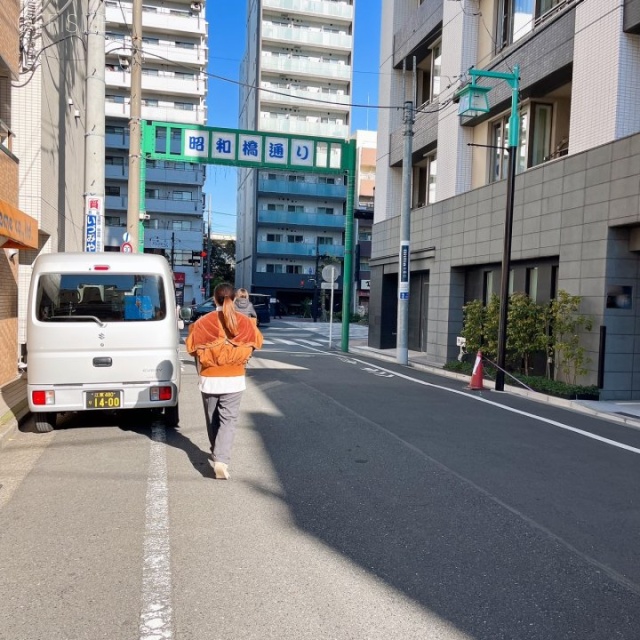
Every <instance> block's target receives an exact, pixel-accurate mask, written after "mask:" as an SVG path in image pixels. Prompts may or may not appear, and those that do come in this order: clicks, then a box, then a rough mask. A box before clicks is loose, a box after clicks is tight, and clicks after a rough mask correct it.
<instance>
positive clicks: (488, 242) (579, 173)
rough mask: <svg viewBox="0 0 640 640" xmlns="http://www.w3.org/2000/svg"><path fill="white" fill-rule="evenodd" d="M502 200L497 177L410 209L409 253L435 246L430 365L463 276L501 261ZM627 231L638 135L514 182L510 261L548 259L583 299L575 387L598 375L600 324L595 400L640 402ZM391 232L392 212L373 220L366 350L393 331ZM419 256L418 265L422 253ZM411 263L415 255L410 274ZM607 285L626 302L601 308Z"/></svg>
mask: <svg viewBox="0 0 640 640" xmlns="http://www.w3.org/2000/svg"><path fill="white" fill-rule="evenodd" d="M505 201H506V183H505V181H502V182H498V183H495V184H492V185H487V186H485V187H482V188H479V189H475V190H472V191H469V192H467V193H465V194H461V195H459V196H456V197H454V198H449V199H447V200H444V201H442V202H438V203H436V204H435V205H432V206H429V207H425V208H422V209H417V210H414V211H413V212H412V219H411V254H412V257H420V256H421V254H424V252H425V251H427V250H428V249H429V248H430V247H435V249H434V254H433V256H434V257H433V258H430V259H428V260H427V261H426V263H427V266H426V268H428V270H429V274H430V300H429V319H428V344H427V355H428V356H429V357H430V359H431V360H432V361H433V362H434V363H438V364H444V362H446V361H447V360H449V359H453V358H454V357H455V355H456V353H457V350H456V347H455V336H456V335H458V334H459V332H460V329H461V326H462V313H461V308H462V304H463V300H464V274H465V272H466V271H468V270H469V269H470V268H475V267H477V266H479V265H492V264H499V263H500V262H501V259H502V246H503V225H504V219H505ZM634 227H640V134H636V135H633V136H630V137H627V138H624V139H622V140H618V141H616V142H613V143H609V144H606V145H603V146H600V147H596V148H594V149H590V150H589V151H586V152H583V153H580V154H576V155H574V156H569V157H566V158H563V159H559V160H555V161H552V162H548V163H546V164H544V165H542V166H539V167H536V168H534V169H530V170H528V171H526V172H525V173H523V174H521V175H519V176H517V178H516V191H515V206H514V217H513V245H512V254H511V257H512V261H513V262H514V263H518V262H524V261H531V260H541V259H550V258H557V260H558V265H559V275H558V287H559V288H560V289H564V290H566V291H568V292H569V293H570V294H573V295H580V296H582V297H583V304H582V312H583V313H586V314H588V315H589V316H590V317H591V318H592V319H593V324H594V329H593V331H592V332H591V333H589V334H585V336H583V343H584V345H585V346H586V347H587V349H588V356H589V357H590V358H591V364H590V367H589V369H590V373H589V375H588V376H586V377H585V378H584V379H583V380H582V381H581V382H583V383H589V384H594V383H595V382H596V381H597V362H598V348H599V332H598V329H599V327H600V326H601V325H603V326H606V328H607V350H606V370H605V371H606V372H605V379H604V384H605V386H604V390H603V398H617V399H638V398H640V272H639V265H638V261H639V256H640V252H637V251H631V250H630V244H629V243H630V235H631V233H632V232H631V229H633V228H634ZM398 229H399V217H394V218H391V219H388V220H385V221H383V222H378V223H377V224H375V225H374V233H373V247H372V264H373V270H372V283H371V285H372V286H371V309H372V310H373V312H372V313H371V314H370V322H371V323H372V326H371V344H372V346H377V345H376V342H378V343H380V344H382V338H383V337H384V336H389V335H391V334H393V333H394V331H395V328H394V327H391V328H390V327H389V326H384V324H383V318H382V313H381V309H382V306H383V300H382V289H381V282H382V278H383V274H384V273H385V271H386V272H387V273H389V272H392V271H393V270H397V255H398V247H399V237H398ZM634 246H635V245H634ZM420 262H421V266H420V268H425V266H424V263H425V261H424V260H423V259H422V258H421V257H420ZM416 267H417V261H416V260H414V261H413V262H412V272H413V271H415V270H416ZM615 286H631V287H633V304H632V306H631V308H629V309H612V308H607V306H606V300H607V293H608V292H610V291H611V290H612V288H613V287H615ZM388 297H389V292H388V291H387V292H386V298H387V299H388ZM387 322H390V323H393V322H394V320H393V319H389V318H387ZM376 323H380V326H376ZM387 346H389V345H387Z"/></svg>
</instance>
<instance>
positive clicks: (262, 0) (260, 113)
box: [236, 0, 355, 308]
mask: <svg viewBox="0 0 640 640" xmlns="http://www.w3.org/2000/svg"><path fill="white" fill-rule="evenodd" d="M354 4H355V2H354V0H342V1H339V2H334V1H333V0H314V1H310V0H248V4H247V49H246V52H245V57H244V60H243V63H242V67H241V79H242V82H243V83H244V84H243V86H242V87H241V91H240V128H241V129H246V130H259V131H272V132H277V133H286V134H300V135H307V136H317V137H324V138H341V139H347V138H349V127H350V116H351V106H350V103H351V87H352V52H353V24H354ZM346 196H347V186H346V184H345V179H344V177H343V176H337V175H322V174H311V173H303V172H286V171H276V170H268V171H267V170H255V169H250V170H249V169H241V170H240V173H239V180H238V226H237V238H238V240H237V246H236V251H237V254H236V255H237V264H236V284H237V285H238V286H244V287H246V288H250V289H251V290H252V291H254V292H256V293H265V294H269V295H271V296H272V297H276V298H278V299H279V300H280V301H281V302H282V303H284V304H285V305H286V306H291V307H292V308H294V307H295V305H298V304H300V302H301V301H302V300H304V299H305V298H309V297H311V296H313V293H314V290H315V287H316V286H317V278H316V271H317V269H318V268H319V267H321V266H322V264H323V263H324V262H325V261H328V260H338V261H339V260H342V259H343V257H344V214H345V203H346ZM339 286H340V290H339V291H338V292H337V294H338V298H340V296H341V288H342V280H341V279H340V281H339Z"/></svg>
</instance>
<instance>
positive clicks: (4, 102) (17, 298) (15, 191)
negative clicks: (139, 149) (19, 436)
mask: <svg viewBox="0 0 640 640" xmlns="http://www.w3.org/2000/svg"><path fill="white" fill-rule="evenodd" d="M76 4H80V3H79V1H78V2H77V3H76ZM67 5H68V6H67V15H69V14H70V12H71V11H72V10H73V8H72V7H71V6H70V3H67ZM2 8H3V11H1V12H0V247H2V248H3V249H4V251H3V252H2V256H0V258H1V259H0V282H1V283H2V284H1V285H0V388H1V387H3V385H4V384H5V383H8V385H9V387H11V386H12V384H11V383H12V381H14V380H16V377H17V375H18V366H17V365H18V361H19V358H20V355H21V349H20V344H21V343H23V342H24V335H23V333H24V332H23V331H21V328H20V325H19V316H20V310H21V307H23V306H24V305H25V304H26V303H25V299H26V292H27V288H28V282H29V275H30V268H29V264H30V263H31V261H32V259H33V257H34V256H35V255H36V254H37V249H38V248H40V247H41V246H43V245H45V243H48V244H47V246H51V244H56V245H57V244H58V243H59V242H66V241H70V242H73V237H74V230H73V219H72V217H71V216H72V214H73V211H72V208H70V210H69V212H68V214H69V216H68V217H67V216H65V213H64V210H65V207H66V206H67V205H72V203H71V201H70V200H72V199H73V198H71V199H69V198H68V197H67V195H68V194H67V193H66V192H65V190H64V182H63V183H62V186H61V184H60V180H61V179H64V172H65V170H66V168H67V165H65V158H64V156H62V157H60V156H58V155H54V154H48V155H46V156H45V155H44V154H43V153H42V150H43V145H46V146H47V148H49V149H52V148H56V147H57V146H58V144H59V143H60V141H61V140H65V141H67V142H68V143H69V144H70V145H72V144H73V141H74V139H75V133H74V131H73V127H74V125H75V123H74V122H73V120H74V119H73V116H70V115H69V114H68V113H67V109H66V108H63V107H62V106H61V105H60V103H59V100H58V95H59V93H63V95H65V96H68V99H71V96H74V98H75V97H77V99H78V101H79V102H80V103H81V104H82V92H79V93H76V92H75V82H76V80H77V78H68V79H67V80H66V81H65V82H64V83H63V84H62V86H60V87H59V91H58V90H56V92H55V93H54V92H53V85H54V79H55V82H57V83H58V84H60V77H61V75H60V64H61V60H62V58H63V57H65V56H69V55H71V52H77V49H80V50H81V49H82V47H81V46H78V45H77V44H76V43H72V42H68V41H65V42H64V43H55V40H56V39H57V38H58V37H59V36H56V33H57V28H58V26H59V24H58V23H57V19H58V18H59V17H61V14H60V12H59V6H58V2H56V1H53V2H51V3H49V6H48V7H46V8H45V10H44V12H43V13H41V15H40V16H39V18H40V19H41V22H39V23H38V24H39V25H41V24H42V23H48V24H46V26H45V27H44V28H39V29H36V28H35V18H36V16H37V10H38V9H39V8H40V7H39V5H38V6H36V3H34V2H31V3H25V4H24V5H23V4H21V3H20V2H19V0H7V1H6V2H3V5H2ZM30 27H34V29H33V31H30V32H29V31H28V28H30ZM36 36H37V38H36ZM32 43H33V47H31V46H30V45H31V44H32ZM36 46H37V48H36ZM45 47H46V50H45ZM38 51H42V54H41V55H39V56H36V54H37V53H38ZM80 55H81V54H78V56H80ZM72 66H73V65H72ZM66 127H68V128H66ZM67 133H68V135H66V134H67ZM82 158H83V156H81V158H80V162H82ZM81 166H82V165H81ZM43 171H44V172H46V175H45V174H44V173H43ZM61 172H62V176H61ZM43 176H44V177H43ZM70 183H71V185H73V179H71V180H70ZM43 189H44V190H45V191H44V193H45V196H44V197H42V193H43ZM79 201H80V204H81V203H82V192H80V194H79ZM80 221H81V218H80ZM51 238H52V240H51V242H49V240H50V239H51ZM0 391H1V392H0V408H4V407H5V406H6V405H5V404H3V402H4V401H7V402H9V403H10V405H11V402H10V400H11V398H5V394H4V389H0ZM8 395H9V396H10V395H11V392H9V394H8ZM18 404H19V403H18ZM6 415H7V414H4V413H3V415H2V416H0V419H4V417H6Z"/></svg>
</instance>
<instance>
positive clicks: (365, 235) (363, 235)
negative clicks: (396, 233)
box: [358, 229, 371, 242]
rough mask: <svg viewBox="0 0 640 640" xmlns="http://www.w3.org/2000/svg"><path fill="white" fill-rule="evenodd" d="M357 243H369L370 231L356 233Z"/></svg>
mask: <svg viewBox="0 0 640 640" xmlns="http://www.w3.org/2000/svg"><path fill="white" fill-rule="evenodd" d="M358 242H371V230H370V229H367V230H366V231H358Z"/></svg>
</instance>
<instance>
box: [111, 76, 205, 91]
mask: <svg viewBox="0 0 640 640" xmlns="http://www.w3.org/2000/svg"><path fill="white" fill-rule="evenodd" d="M104 80H105V83H106V86H107V87H118V88H120V89H128V88H129V87H130V86H131V74H130V73H127V72H126V71H110V70H106V71H105V74H104ZM206 88H207V87H206V81H205V80H204V79H203V78H200V79H197V78H193V79H191V80H189V79H184V78H180V77H177V78H176V77H175V76H174V75H158V76H152V75H147V74H142V90H143V91H151V92H154V93H160V94H166V95H179V96H189V97H192V96H198V97H202V96H204V94H205V92H206Z"/></svg>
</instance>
